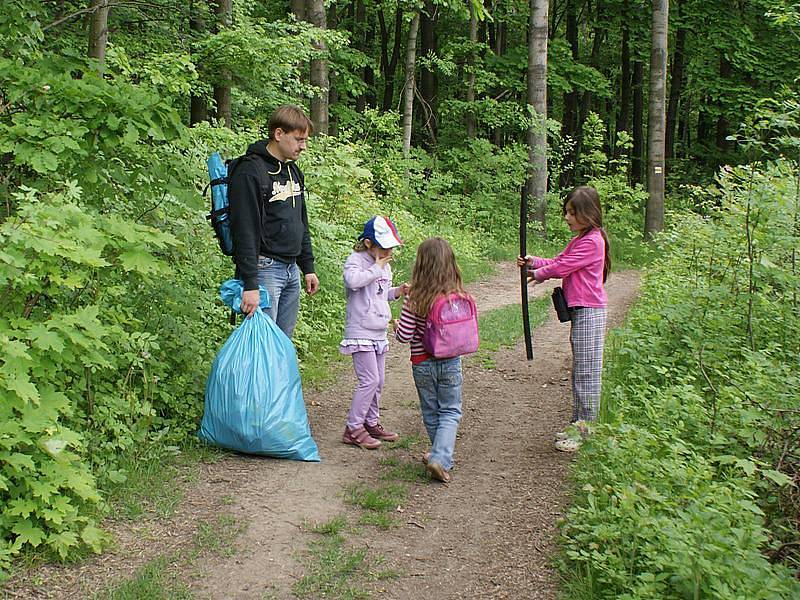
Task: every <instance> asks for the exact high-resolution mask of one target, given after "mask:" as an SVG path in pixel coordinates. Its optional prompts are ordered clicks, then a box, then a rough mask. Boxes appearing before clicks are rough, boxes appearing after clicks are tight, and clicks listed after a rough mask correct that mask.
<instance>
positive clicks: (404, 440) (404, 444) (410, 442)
mask: <svg viewBox="0 0 800 600" xmlns="http://www.w3.org/2000/svg"><path fill="white" fill-rule="evenodd" d="M418 404H419V400H417V398H414V399H413V400H412V406H417V405H418ZM420 441H421V440H420V437H419V436H418V435H417V434H416V433H413V434H411V435H404V436H401V437H400V438H398V439H397V441H394V442H392V443H391V444H390V445H388V448H387V449H388V450H411V449H412V448H415V447H416V446H417V445H419V443H420Z"/></svg>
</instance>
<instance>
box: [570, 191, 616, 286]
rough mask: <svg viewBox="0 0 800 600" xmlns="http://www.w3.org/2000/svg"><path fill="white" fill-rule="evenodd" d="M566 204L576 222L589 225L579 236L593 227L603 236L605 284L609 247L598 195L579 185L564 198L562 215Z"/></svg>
mask: <svg viewBox="0 0 800 600" xmlns="http://www.w3.org/2000/svg"><path fill="white" fill-rule="evenodd" d="M568 204H569V205H570V206H572V210H574V211H575V217H577V219H578V220H580V221H583V222H584V223H588V224H589V227H587V228H586V229H585V230H584V231H582V232H581V236H584V235H586V234H587V233H588V232H589V231H591V229H592V228H593V227H594V228H596V229H598V230H600V235H602V236H603V241H604V242H605V246H606V255H605V261H604V263H603V283H605V282H606V279H608V274H609V272H610V271H611V245H610V244H609V243H608V236H606V232H605V230H604V229H603V208H602V207H601V206H600V194H598V193H597V190H596V189H594V188H593V187H590V186H588V185H580V186H578V187H576V188H575V189H573V190H572V191H571V192H570V193H569V194H567V197H566V198H564V207H563V208H564V214H567V205H568Z"/></svg>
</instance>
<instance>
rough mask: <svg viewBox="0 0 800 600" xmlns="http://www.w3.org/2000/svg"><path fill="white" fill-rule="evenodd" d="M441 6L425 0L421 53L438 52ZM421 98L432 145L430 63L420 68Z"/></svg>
mask: <svg viewBox="0 0 800 600" xmlns="http://www.w3.org/2000/svg"><path fill="white" fill-rule="evenodd" d="M438 10H439V7H438V6H437V5H436V4H434V3H433V0H425V7H424V9H423V11H422V13H421V14H420V20H419V35H420V55H421V56H423V57H426V56H428V55H429V54H436V49H437V47H436V25H437V22H438V14H439V13H438ZM419 79H420V86H419V98H420V104H422V118H423V119H424V120H425V125H426V129H427V130H428V131H429V132H430V140H429V142H430V146H434V145H435V144H436V87H437V81H436V72H435V71H434V70H433V69H432V68H431V67H429V66H428V65H422V67H421V68H420V74H419Z"/></svg>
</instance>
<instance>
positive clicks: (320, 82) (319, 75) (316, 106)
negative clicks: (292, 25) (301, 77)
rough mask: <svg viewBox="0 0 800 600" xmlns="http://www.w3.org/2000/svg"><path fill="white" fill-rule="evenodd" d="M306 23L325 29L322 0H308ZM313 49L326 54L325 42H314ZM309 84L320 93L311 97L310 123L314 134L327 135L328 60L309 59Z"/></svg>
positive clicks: (321, 58) (319, 58)
mask: <svg viewBox="0 0 800 600" xmlns="http://www.w3.org/2000/svg"><path fill="white" fill-rule="evenodd" d="M306 8H307V10H308V21H309V23H311V24H312V25H313V26H314V27H317V28H319V29H327V28H328V23H327V18H326V15H325V3H324V2H323V0H310V2H309V3H308V4H307V5H306ZM313 44H314V47H315V48H316V49H317V50H318V51H319V52H323V53H324V52H326V50H327V48H326V47H325V42H324V41H323V40H315V41H314V42H313ZM309 83H311V85H313V86H314V87H317V88H320V91H319V92H318V93H317V94H315V95H314V96H312V97H311V122H312V123H314V132H315V133H321V134H324V135H328V88H329V84H330V82H329V81H328V60H327V59H326V58H325V57H324V56H322V57H318V58H313V59H311V76H310V79H309Z"/></svg>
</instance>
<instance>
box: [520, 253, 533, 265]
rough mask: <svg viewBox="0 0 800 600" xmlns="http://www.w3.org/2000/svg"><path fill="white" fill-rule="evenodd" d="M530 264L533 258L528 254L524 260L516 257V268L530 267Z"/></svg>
mask: <svg viewBox="0 0 800 600" xmlns="http://www.w3.org/2000/svg"><path fill="white" fill-rule="evenodd" d="M532 262H533V257H532V256H531V255H530V254H528V255H527V256H525V258H522V257H521V256H518V257H517V266H518V267H521V266H522V265H524V264H528V265H530V264H531V263H532Z"/></svg>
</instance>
